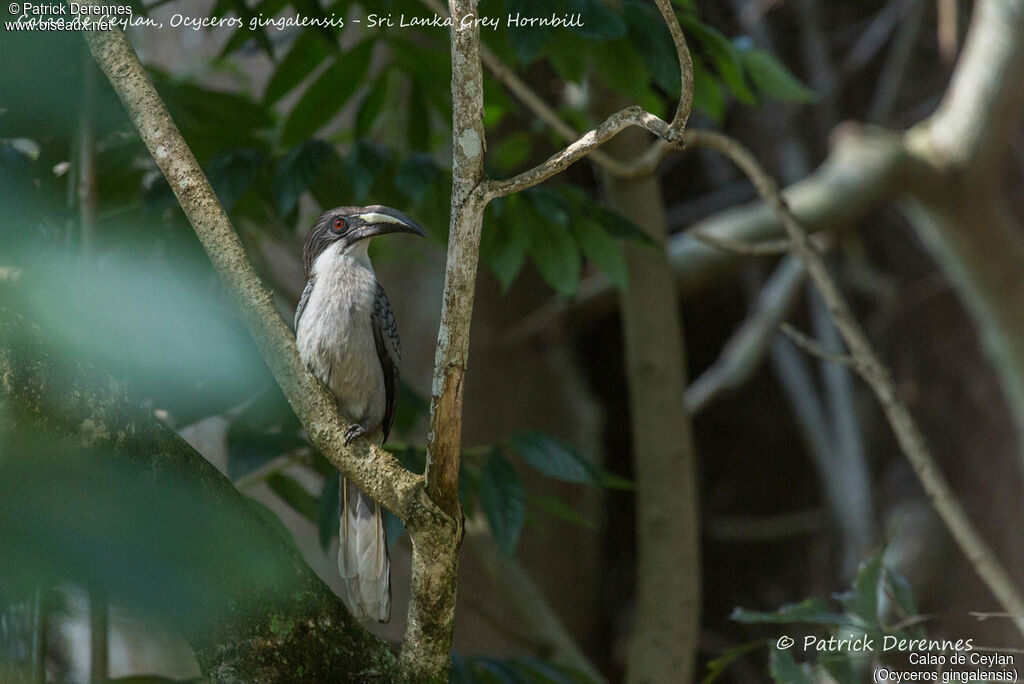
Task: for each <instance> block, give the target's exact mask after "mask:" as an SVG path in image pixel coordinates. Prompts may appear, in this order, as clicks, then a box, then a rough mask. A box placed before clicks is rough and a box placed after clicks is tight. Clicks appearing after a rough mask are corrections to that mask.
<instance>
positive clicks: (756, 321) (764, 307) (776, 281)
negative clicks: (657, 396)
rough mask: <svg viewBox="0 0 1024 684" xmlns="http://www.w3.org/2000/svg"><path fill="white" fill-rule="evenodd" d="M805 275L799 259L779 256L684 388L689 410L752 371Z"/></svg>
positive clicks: (693, 411)
mask: <svg viewBox="0 0 1024 684" xmlns="http://www.w3.org/2000/svg"><path fill="white" fill-rule="evenodd" d="M787 242H788V241H787ZM806 275H807V273H806V271H804V267H803V264H801V263H800V260H799V259H796V258H793V257H790V258H787V259H783V260H782V262H781V263H780V264H779V266H778V267H777V268H776V269H775V272H774V273H772V276H771V278H770V279H769V280H768V282H767V283H766V284H765V285H764V286H763V287H762V288H761V290H760V293H759V294H758V296H757V301H756V302H755V303H754V305H753V306H752V307H751V310H750V314H749V315H748V316H747V318H746V320H744V321H743V323H742V325H740V327H739V328H737V330H736V332H734V333H733V334H732V337H730V338H729V341H728V342H726V343H725V345H724V346H723V347H722V352H721V353H720V354H719V355H718V358H717V359H715V362H714V363H713V364H711V366H710V367H708V369H707V370H705V371H704V372H703V373H702V374H701V375H700V377H698V378H697V379H696V380H694V381H693V382H692V383H690V386H689V387H687V388H686V395H685V402H686V408H687V410H688V411H689V412H690V413H691V414H696V413H697V412H699V411H700V410H701V409H702V408H704V407H705V406H707V405H708V404H709V403H711V402H712V401H714V399H716V398H717V397H719V396H721V395H723V394H725V393H726V392H728V391H729V390H732V389H735V388H737V387H739V386H741V385H742V384H743V383H744V382H745V381H746V380H747V379H748V378H749V377H750V376H751V375H753V374H754V371H755V370H757V368H758V366H759V365H760V364H761V360H762V359H763V358H764V355H765V354H766V353H767V351H768V349H769V348H770V347H771V343H772V340H774V339H775V337H776V336H777V335H778V332H779V323H780V322H781V321H782V319H783V318H784V317H785V315H786V312H788V311H789V308H790V306H791V305H792V303H793V300H794V299H795V298H796V295H797V293H798V292H799V291H800V286H801V285H802V284H803V282H804V280H805V278H806Z"/></svg>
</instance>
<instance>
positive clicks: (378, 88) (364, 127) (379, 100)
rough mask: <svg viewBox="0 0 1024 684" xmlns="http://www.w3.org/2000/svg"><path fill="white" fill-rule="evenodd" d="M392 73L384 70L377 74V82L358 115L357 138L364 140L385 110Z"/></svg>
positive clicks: (361, 104) (364, 100)
mask: <svg viewBox="0 0 1024 684" xmlns="http://www.w3.org/2000/svg"><path fill="white" fill-rule="evenodd" d="M390 73H391V72H390V71H389V70H388V69H386V68H385V69H384V70H383V71H381V73H379V74H377V80H376V81H374V83H373V86H372V87H371V88H370V91H369V92H368V93H366V96H365V97H364V98H363V101H362V102H361V103H360V105H359V113H358V114H357V115H356V129H355V132H356V137H357V138H362V137H365V136H366V135H368V134H369V133H370V130H371V129H372V128H373V125H374V124H375V123H376V122H377V118H378V117H379V116H380V113H381V110H383V109H384V103H385V102H386V101H387V96H388V84H389V78H388V76H389V75H390Z"/></svg>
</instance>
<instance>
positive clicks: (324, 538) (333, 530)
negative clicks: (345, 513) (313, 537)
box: [317, 473, 341, 551]
mask: <svg viewBox="0 0 1024 684" xmlns="http://www.w3.org/2000/svg"><path fill="white" fill-rule="evenodd" d="M319 504H320V515H319V518H318V524H317V531H318V532H319V535H320V548H321V549H323V550H324V551H326V550H327V547H328V546H330V545H331V539H333V538H334V537H335V536H336V535H337V534H338V520H339V518H338V516H339V514H340V513H341V511H340V506H341V494H340V493H339V491H338V473H333V474H331V475H328V476H327V477H325V478H324V488H323V489H322V490H321V491H320V500H319Z"/></svg>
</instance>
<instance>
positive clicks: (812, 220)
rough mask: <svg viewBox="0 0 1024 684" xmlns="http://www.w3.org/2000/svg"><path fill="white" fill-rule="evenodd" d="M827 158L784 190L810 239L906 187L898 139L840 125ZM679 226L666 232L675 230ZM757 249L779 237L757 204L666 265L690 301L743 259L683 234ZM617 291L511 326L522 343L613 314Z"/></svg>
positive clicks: (712, 225)
mask: <svg viewBox="0 0 1024 684" xmlns="http://www.w3.org/2000/svg"><path fill="white" fill-rule="evenodd" d="M833 137H834V139H835V143H834V147H833V149H832V153H831V154H830V155H829V158H828V159H827V160H826V161H825V163H824V164H822V165H821V166H820V167H819V168H818V170H817V171H815V172H814V173H813V174H811V175H810V176H808V177H807V178H805V179H803V180H801V181H799V182H797V183H794V184H793V185H791V186H790V187H788V188H786V189H785V190H784V191H783V195H784V197H785V198H786V201H787V202H789V204H790V206H791V207H792V208H793V212H794V214H795V215H796V216H797V217H799V219H800V221H801V222H802V223H803V224H804V225H805V226H807V229H808V230H809V231H811V232H817V231H820V230H825V229H832V228H838V227H841V226H844V225H850V224H853V223H856V221H857V220H858V219H860V218H861V217H863V216H864V215H865V214H867V212H869V211H871V210H872V209H873V208H874V207H876V206H877V205H878V203H879V202H881V201H883V200H884V199H885V198H887V197H892V196H894V195H897V194H899V193H900V192H901V189H902V188H904V187H905V185H906V184H907V174H906V171H907V168H908V166H909V165H910V163H911V156H910V155H909V154H908V153H907V151H906V149H905V148H904V146H903V142H902V138H901V136H899V135H897V134H895V133H892V132H889V131H885V130H882V129H877V128H872V127H868V126H860V125H857V124H846V125H844V126H843V127H840V128H839V129H837V131H836V133H835V135H834V136H833ZM682 227H683V226H672V228H673V229H675V230H678V229H679V228H682ZM690 232H699V233H700V234H701V235H703V236H711V238H712V239H719V240H726V241H729V242H732V243H742V244H758V243H761V242H764V241H766V240H777V239H782V238H784V232H783V229H782V224H781V223H779V219H778V216H776V215H775V213H774V212H772V210H771V209H770V208H769V207H767V206H766V205H765V204H764V203H763V202H755V203H751V204H747V205H745V206H741V207H735V208H732V209H727V210H725V211H721V212H718V213H716V214H713V215H712V216H709V217H708V218H706V219H703V220H701V221H698V222H697V223H695V224H693V225H692V226H690V227H689V231H687V232H685V233H676V234H675V235H673V236H672V237H670V238H669V240H668V245H667V248H668V253H669V260H670V262H671V264H672V269H673V271H674V272H675V274H676V279H677V282H678V284H679V288H680V291H681V292H682V293H683V294H692V293H694V292H697V291H699V290H700V289H701V288H704V287H707V286H708V284H709V283H711V282H713V281H714V280H715V279H716V278H719V277H721V276H722V275H723V274H725V273H728V272H729V271H730V270H732V269H735V268H736V267H738V266H739V265H741V264H744V263H746V262H747V261H748V259H749V257H746V256H743V255H739V254H736V253H733V252H730V251H723V250H721V249H718V248H716V247H712V246H710V245H707V244H704V243H703V242H702V241H700V240H698V239H697V238H695V237H694V236H693V235H690V234H689V233H690ZM615 302H616V289H615V287H614V286H613V285H612V283H611V282H609V281H608V279H607V278H606V277H604V276H603V275H595V276H591V277H589V278H586V279H584V280H582V281H581V282H580V286H579V292H578V293H577V295H576V297H574V298H573V299H572V300H571V301H568V302H566V301H565V300H564V299H562V298H552V299H551V300H549V301H548V302H547V303H545V304H544V305H543V306H541V307H540V308H538V309H537V310H536V311H534V312H533V313H531V314H530V315H529V316H527V317H526V319H525V320H524V321H523V322H522V323H521V324H520V326H518V329H519V330H520V331H521V335H520V336H521V337H527V336H530V335H536V334H540V333H542V332H544V331H547V330H551V329H552V328H556V327H558V326H561V325H564V324H566V323H572V324H584V323H586V322H588V321H591V320H594V319H596V318H600V317H601V316H604V315H606V314H608V313H610V312H612V311H613V310H614V309H615Z"/></svg>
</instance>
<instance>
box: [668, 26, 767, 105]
mask: <svg viewBox="0 0 1024 684" xmlns="http://www.w3.org/2000/svg"><path fill="white" fill-rule="evenodd" d="M680 23H681V24H682V25H683V28H685V29H686V30H687V31H688V32H690V33H691V34H692V35H693V37H694V38H696V39H697V40H698V41H700V44H701V45H702V46H703V47H704V50H705V52H706V54H707V55H708V56H709V57H711V61H712V62H714V64H715V69H716V70H717V71H718V74H719V76H721V77H722V81H723V82H724V83H725V85H726V86H728V88H729V90H730V91H731V92H732V94H733V95H734V96H735V97H736V99H737V100H739V101H740V102H742V103H743V104H745V105H752V104H754V103H755V102H757V97H756V96H755V95H754V91H752V90H751V89H750V86H749V85H748V84H747V81H746V78H745V77H744V76H743V63H742V60H741V58H740V52H739V50H737V49H736V46H735V45H733V44H732V42H731V41H730V40H729V39H728V38H726V37H725V36H723V35H722V34H721V33H719V32H718V31H716V30H715V29H713V28H711V27H710V26H708V25H707V24H704V23H703V22H701V21H700V20H699V19H697V18H696V17H683V18H682V19H681V20H680Z"/></svg>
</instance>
